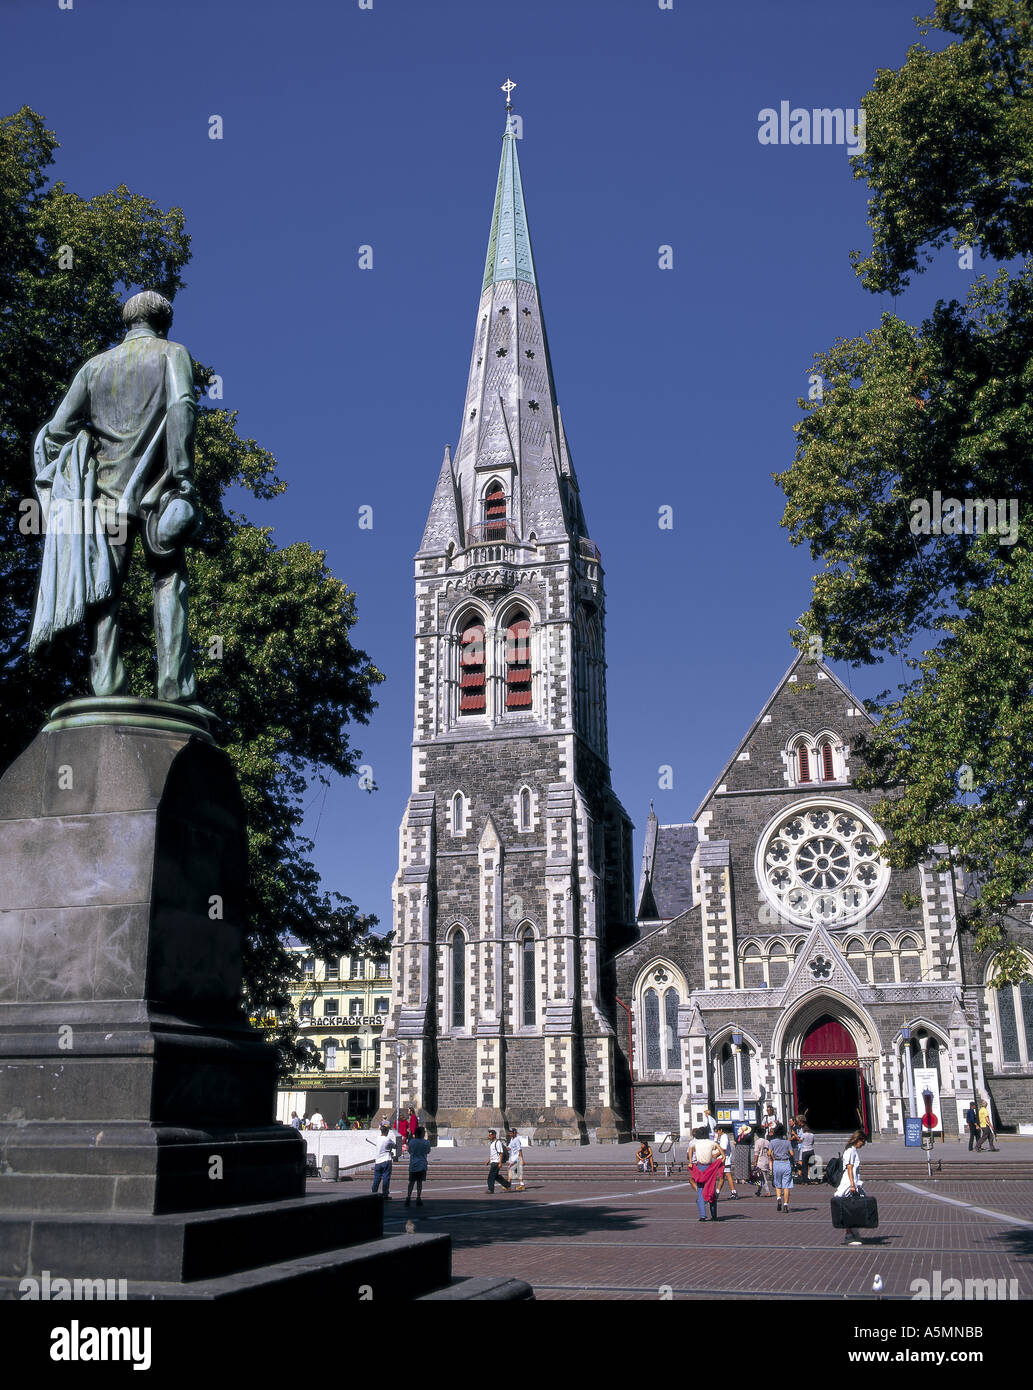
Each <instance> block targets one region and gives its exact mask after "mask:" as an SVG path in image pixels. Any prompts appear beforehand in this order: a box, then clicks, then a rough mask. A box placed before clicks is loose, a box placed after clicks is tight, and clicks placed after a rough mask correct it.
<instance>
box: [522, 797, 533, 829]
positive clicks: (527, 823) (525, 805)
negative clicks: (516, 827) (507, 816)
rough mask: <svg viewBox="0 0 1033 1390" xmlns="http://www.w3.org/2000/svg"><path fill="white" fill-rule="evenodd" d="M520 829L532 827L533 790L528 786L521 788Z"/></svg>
mask: <svg viewBox="0 0 1033 1390" xmlns="http://www.w3.org/2000/svg"><path fill="white" fill-rule="evenodd" d="M520 829H521V830H522V831H527V830H530V829H531V792H530V789H529V788H527V787H521V788H520Z"/></svg>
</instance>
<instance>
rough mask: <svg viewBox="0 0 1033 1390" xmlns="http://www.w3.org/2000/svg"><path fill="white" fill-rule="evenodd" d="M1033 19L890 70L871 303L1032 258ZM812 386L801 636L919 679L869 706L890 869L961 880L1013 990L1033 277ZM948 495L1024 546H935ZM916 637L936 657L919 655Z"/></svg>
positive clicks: (1032, 707)
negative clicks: (816, 395)
mask: <svg viewBox="0 0 1033 1390" xmlns="http://www.w3.org/2000/svg"><path fill="white" fill-rule="evenodd" d="M1031 10H1033V7H1031V5H1030V4H1026V3H1021V4H1020V3H1006V0H986V3H982V0H976V3H975V5H974V7H973V9H972V10H958V9H956V7H953V6H951V5H947V4H938V5H937V7H936V12H935V14H934V15H932V16H930V17H929V18H928V19H927V20H926V21H925V24H926V26H927V30H928V28H936V29H939V30H943V31H945V32H947V33H950V34H953V35H955V36H957V38H958V41H957V42H954V43H951V44H949V45H948V46H947V47H946V48H945V49H943V50H942V51H941V52H937V53H933V52H931V51H930V50H929V49H927V48H926V47H925V46H923V45H916V46H915V47H913V48H911V49H910V50H909V52H908V56H907V61H906V62H905V64H904V66H903V67H902V68H901V69H900V70H899V71H885V70H884V71H880V72H879V73H878V75H877V77H876V81H875V87H874V90H873V91H872V92H871V93H870V94H869V95H868V97H866V98H865V99H864V101H863V103H862V104H863V106H864V109H865V112H866V115H867V147H866V151H865V154H864V156H863V157H861V158H859V159H858V160H856V161H855V164H856V169H855V173H856V176H858V177H864V178H866V179H867V180H868V182H869V185H870V187H871V189H872V192H873V198H872V200H871V202H870V203H869V211H870V221H869V225H870V226H871V228H872V233H873V245H872V252H871V255H870V256H869V257H868V258H866V259H861V258H860V256H859V254H855V256H854V261H855V269H856V272H857V274H858V275H859V276H860V278H861V279H862V281H863V283H864V284H865V285H866V286H867V287H868V288H869V289H871V290H876V291H878V290H886V289H890V290H893V291H897V290H899V289H900V288H902V287H903V286H904V285H906V284H907V283H908V275H909V272H912V271H915V270H921V269H922V268H923V267H924V264H926V263H928V261H929V260H930V259H931V257H932V255H933V254H934V253H935V252H936V250H937V249H940V248H943V247H945V246H946V245H947V244H948V243H950V244H951V245H953V246H954V247H955V248H956V249H960V248H961V247H962V246H963V245H966V244H967V245H970V246H972V247H973V248H975V249H976V250H977V251H978V252H979V254H980V255H981V256H984V257H989V258H1001V257H1007V258H1012V257H1015V256H1023V257H1025V256H1027V255H1028V254H1029V253H1030V252H1031V251H1033V192H1031V177H1030V175H1031V161H1033V139H1031V137H1033V126H1031V125H1030V120H1031V111H1033V101H1031V97H1033V91H1031V86H1030V83H1031V74H1033V67H1031V62H1033V47H1031V45H1033V28H1031V23H1033V15H1031ZM927 30H926V31H927ZM814 370H816V371H817V372H819V373H820V374H821V376H822V377H823V379H824V387H823V393H822V399H821V400H820V401H811V400H801V401H800V406H801V409H802V410H803V412H804V415H803V418H802V419H801V420H800V421H799V422H798V424H797V426H796V434H797V447H796V455H795V459H794V462H793V464H792V466H791V467H790V468H789V469H788V470H787V471H786V472H785V473H783V474H781V475H779V476H778V477H777V479H776V481H777V482H778V483H779V485H780V486H781V488H782V489H783V491H784V493H785V496H786V508H785V513H784V516H783V525H784V526H785V527H786V528H787V529H788V531H789V533H790V538H791V540H792V543H793V544H794V545H801V544H805V543H806V544H807V545H809V547H810V552H811V555H812V558H813V559H814V560H815V561H817V562H819V563H820V564H821V565H822V569H821V571H820V572H819V573H817V574H816V575H815V578H814V586H813V593H812V601H811V606H810V608H809V610H808V612H807V613H806V614H805V615H804V617H803V619H802V624H801V631H800V632H798V633H797V634H796V640H797V642H798V644H799V645H801V646H805V645H806V641H807V638H808V636H809V635H818V636H820V637H821V639H822V641H823V644H824V651H825V653H826V655H828V656H829V657H831V658H833V659H837V658H838V659H842V660H846V661H850V662H854V663H857V662H860V663H871V662H878V661H882V660H883V659H884V657H885V656H886V655H890V656H899V657H900V659H901V660H902V661H905V660H906V662H907V664H908V666H909V667H910V669H911V671H912V673H913V674H912V675H911V677H910V678H909V679H908V680H907V681H906V683H905V684H904V685H903V686H901V687H900V689H899V693H898V698H897V699H889V698H888V693H884V694H883V695H882V696H881V697H880V698H879V699H878V700H877V701H873V702H870V708H871V710H872V712H873V713H875V714H877V715H879V716H881V717H880V718H879V722H878V724H877V727H876V729H875V730H874V731H873V732H872V733H871V734H870V735H868V736H867V737H866V739H865V740H864V753H865V755H866V757H867V758H868V760H869V762H870V769H871V770H870V772H869V774H868V775H867V777H866V779H865V784H866V785H868V786H871V787H879V788H882V789H883V790H884V791H885V792H886V793H887V796H886V799H885V800H884V801H882V802H881V803H880V806H879V808H878V814H879V815H880V817H881V818H882V820H883V822H884V824H885V826H886V829H887V831H888V832H889V835H890V844H889V848H888V851H887V855H888V858H889V859H890V862H891V863H892V864H894V865H895V866H896V867H897V868H901V869H903V868H909V867H914V866H915V865H917V864H919V863H921V862H922V861H923V860H927V859H938V860H940V861H941V862H942V863H943V864H944V865H945V866H946V865H947V864H950V865H953V866H955V867H956V868H958V870H959V871H960V873H961V876H962V880H963V882H964V884H965V888H964V894H963V898H962V901H961V902H960V904H959V906H960V908H961V915H962V921H963V925H965V926H966V927H967V928H969V929H971V930H972V931H973V932H974V933H975V942H976V945H977V947H978V948H979V949H981V950H985V949H989V948H993V949H994V952H995V956H994V961H995V971H996V972H997V973H996V980H997V983H1004V982H1011V981H1014V980H1017V979H1020V978H1023V977H1025V976H1026V975H1027V973H1028V963H1027V958H1026V956H1025V955H1024V954H1023V952H1022V951H1021V950H1020V949H1019V948H1018V947H1017V946H1016V944H1015V933H1016V929H1018V933H1019V935H1020V936H1023V935H1026V933H1025V930H1024V929H1025V919H1024V918H1020V917H1019V915H1018V909H1017V908H1016V907H1015V905H1014V898H1015V897H1016V896H1017V895H1021V894H1024V893H1025V892H1027V891H1028V890H1029V887H1030V883H1031V880H1033V864H1031V845H1033V800H1031V797H1030V769H1031V766H1033V700H1031V693H1033V541H1031V538H1030V536H1029V533H1028V529H1027V528H1028V524H1029V519H1030V509H1029V502H1028V498H1029V496H1030V489H1031V483H1033V265H1031V263H1030V262H1029V261H1028V260H1024V261H1023V262H1022V263H1021V264H1020V265H1019V266H1018V267H1016V268H1013V269H1012V271H1011V273H1009V271H1008V270H1006V269H999V270H998V271H997V273H996V274H995V275H994V277H993V278H992V279H988V278H987V277H985V276H980V277H979V278H978V279H977V280H976V282H975V283H974V285H973V286H972V288H971V290H970V292H969V294H968V295H967V297H966V300H965V302H964V303H959V302H958V301H951V302H950V303H943V302H940V303H938V304H937V305H936V307H935V309H934V311H933V312H932V314H931V315H930V316H929V317H928V318H927V319H926V320H925V321H924V322H923V323H922V324H921V325H920V326H919V327H915V326H913V325H910V324H908V323H906V322H904V321H903V320H902V319H901V318H899V317H897V316H896V315H895V314H889V313H887V314H884V315H883V316H882V320H881V322H880V324H879V326H878V327H877V328H875V329H873V330H872V331H871V332H870V333H868V334H866V335H864V336H863V337H860V338H856V339H852V340H843V339H841V340H839V341H838V342H837V343H836V344H835V345H834V346H833V347H832V348H831V349H829V350H828V351H827V352H824V353H821V354H819V355H818V356H817V357H816V358H815V367H814ZM937 492H938V493H939V494H940V495H941V498H943V499H947V498H957V499H958V500H959V501H961V502H965V501H966V500H969V501H974V500H975V499H982V500H987V499H993V500H995V501H998V502H1000V503H1002V504H1005V505H1007V506H1009V507H1010V508H1011V509H1012V510H1011V512H1010V515H1011V516H1013V517H1014V516H1016V515H1017V518H1018V535H1017V539H1016V537H1015V536H1011V537H1003V536H999V535H992V534H986V533H983V534H975V533H973V532H972V531H971V530H968V531H966V530H964V529H962V528H958V531H957V534H932V533H929V534H923V533H922V532H921V530H920V529H919V528H918V526H917V523H918V521H920V519H921V518H920V515H919V514H917V513H916V512H915V511H914V510H913V504H915V503H916V502H919V501H923V500H924V501H925V502H927V503H929V504H930V505H931V504H932V501H933V496H934V493H937ZM1009 539H1010V540H1012V541H1015V543H1014V544H1009V543H1008V540H1009ZM916 639H917V640H921V641H923V642H924V643H925V644H929V645H928V649H927V650H926V651H925V652H924V654H923V655H922V656H921V657H920V658H917V659H916V658H911V657H909V656H908V653H909V652H910V651H911V649H912V646H913V644H914V643H915V642H916Z"/></svg>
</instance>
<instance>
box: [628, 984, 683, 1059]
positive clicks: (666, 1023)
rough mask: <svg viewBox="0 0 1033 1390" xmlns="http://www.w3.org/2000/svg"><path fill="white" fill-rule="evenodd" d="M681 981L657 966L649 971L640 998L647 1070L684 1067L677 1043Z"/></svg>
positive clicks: (642, 1041) (642, 1039)
mask: <svg viewBox="0 0 1033 1390" xmlns="http://www.w3.org/2000/svg"><path fill="white" fill-rule="evenodd" d="M680 1004H681V981H680V978H679V977H678V976H676V975H675V973H674V971H673V969H672V968H671V967H669V966H665V965H657V966H655V967H653V968H651V969H650V971H649V975H648V977H647V979H646V980H645V981H644V982H643V988H642V992H641V994H640V996H639V1012H638V1016H639V1018H640V1019H641V1022H642V1036H641V1048H642V1063H643V1065H644V1066H645V1069H646V1071H668V1072H670V1071H677V1070H678V1069H679V1067H680V1066H681V1055H680V1046H679V1042H678V1008H679V1005H680Z"/></svg>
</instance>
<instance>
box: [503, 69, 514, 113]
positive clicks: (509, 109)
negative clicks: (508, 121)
mask: <svg viewBox="0 0 1033 1390" xmlns="http://www.w3.org/2000/svg"><path fill="white" fill-rule="evenodd" d="M515 87H516V83H515V82H514V81H513V79H512V78H511V77H507V78H506V80H505V82H503V84H502V86H501V87H500V88H499V91H500V92H505V94H506V115H507V116H511V115H512V114H513V90H514V88H515Z"/></svg>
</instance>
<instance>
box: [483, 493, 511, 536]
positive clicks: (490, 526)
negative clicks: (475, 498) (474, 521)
mask: <svg viewBox="0 0 1033 1390" xmlns="http://www.w3.org/2000/svg"><path fill="white" fill-rule="evenodd" d="M484 539H485V540H486V541H504V540H505V539H506V489H505V488H504V487H503V486H502V484H501V483H500V482H495V481H493V482H491V483H489V484H488V491H487V492H486V493H485V494H484Z"/></svg>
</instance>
